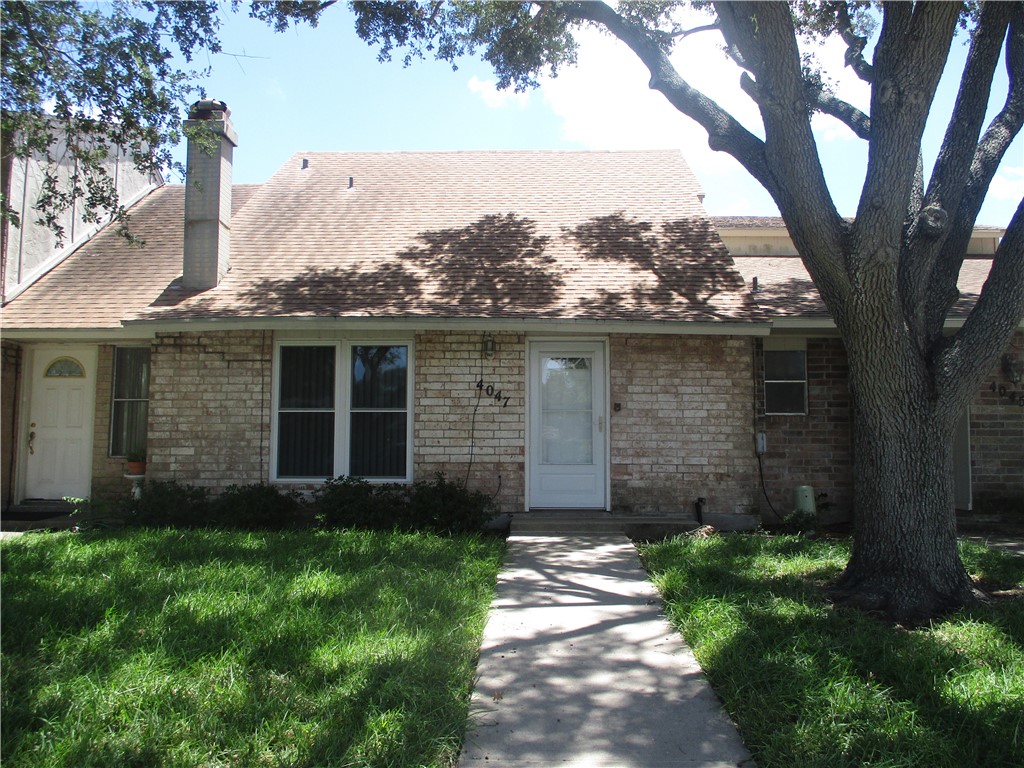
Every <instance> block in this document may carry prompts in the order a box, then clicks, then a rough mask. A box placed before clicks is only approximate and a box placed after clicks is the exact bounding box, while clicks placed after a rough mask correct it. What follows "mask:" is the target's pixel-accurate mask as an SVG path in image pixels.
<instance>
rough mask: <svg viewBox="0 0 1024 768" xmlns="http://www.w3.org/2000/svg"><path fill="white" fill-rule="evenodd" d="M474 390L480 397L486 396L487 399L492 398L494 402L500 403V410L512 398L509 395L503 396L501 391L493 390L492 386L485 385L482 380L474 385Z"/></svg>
mask: <svg viewBox="0 0 1024 768" xmlns="http://www.w3.org/2000/svg"><path fill="white" fill-rule="evenodd" d="M476 388H477V390H478V391H479V392H480V395H481V396H483V395H487V397H492V398H494V402H496V403H501V407H502V408H504V407H505V406H507V405H508V401H509V400H510V399H511V397H512V396H511V395H503V394H502V392H501V390H500V389H495V387H494V385H493V384H485V383H484V380H483V379H480V380H479V381H478V382H477V383H476Z"/></svg>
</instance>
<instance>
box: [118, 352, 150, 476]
mask: <svg viewBox="0 0 1024 768" xmlns="http://www.w3.org/2000/svg"><path fill="white" fill-rule="evenodd" d="M148 419H149V347H118V348H117V349H116V350H114V386H113V398H112V403H111V413H110V455H111V456H124V455H125V454H127V453H137V452H138V453H141V452H144V451H145V450H146V431H147V423H148Z"/></svg>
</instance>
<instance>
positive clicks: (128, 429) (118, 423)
mask: <svg viewBox="0 0 1024 768" xmlns="http://www.w3.org/2000/svg"><path fill="white" fill-rule="evenodd" d="M148 413H149V402H148V401H146V400H121V401H117V402H115V403H114V412H113V414H112V417H111V418H112V421H113V425H112V428H111V436H110V455H111V456H124V455H125V454H126V453H133V452H136V451H145V450H146V421H147V416H148Z"/></svg>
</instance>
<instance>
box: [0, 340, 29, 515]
mask: <svg viewBox="0 0 1024 768" xmlns="http://www.w3.org/2000/svg"><path fill="white" fill-rule="evenodd" d="M0 358H2V368H0V465H2V466H0V505H2V508H3V509H7V507H8V506H9V505H10V503H12V502H13V501H14V499H13V497H12V495H11V494H12V493H13V489H14V475H13V469H14V462H13V461H12V459H15V458H17V454H16V452H15V449H14V446H15V440H16V437H17V420H18V419H17V417H18V398H19V397H20V388H21V386H22V381H21V361H22V360H23V359H24V357H23V355H22V350H21V347H20V346H18V345H17V344H12V343H10V342H7V341H5V342H3V344H2V346H0Z"/></svg>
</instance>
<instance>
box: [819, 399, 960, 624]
mask: <svg viewBox="0 0 1024 768" xmlns="http://www.w3.org/2000/svg"><path fill="white" fill-rule="evenodd" d="M914 389H916V388H910V389H909V391H911V392H912V391H914ZM878 394H879V393H878V392H877V390H876V391H874V392H871V393H870V394H869V393H864V392H858V393H856V394H855V395H854V397H853V413H852V416H853V422H854V457H855V458H854V461H855V472H854V477H855V481H854V482H855V486H854V535H853V551H852V554H851V557H850V561H849V563H848V564H847V566H846V569H845V571H844V572H843V573H842V575H841V576H840V578H839V580H838V581H837V583H836V584H835V586H834V588H833V590H832V592H831V595H832V598H833V599H834V600H835V601H836V602H837V603H839V604H844V605H849V606H853V607H857V608H861V609H863V610H869V611H877V612H879V613H881V614H883V615H885V616H886V617H887V618H890V619H893V620H896V621H900V622H906V623H917V622H920V621H923V620H925V619H928V618H931V617H934V616H939V615H941V614H943V613H947V612H949V611H951V610H954V609H956V608H959V607H962V606H965V605H969V604H971V603H973V602H974V601H975V600H976V594H977V593H976V592H975V590H974V587H973V584H972V583H971V579H970V577H969V576H968V575H967V572H966V570H965V569H964V566H963V563H962V562H961V560H960V555H959V552H958V549H957V538H956V514H955V506H954V489H953V471H952V469H953V449H952V433H953V425H954V423H955V418H956V416H957V414H944V413H937V412H935V410H934V408H933V404H932V403H931V402H929V401H928V400H927V399H926V398H921V400H920V401H918V402H915V399H916V398H915V397H913V396H910V395H909V394H908V391H907V390H905V391H904V392H903V394H902V395H894V397H896V398H898V402H895V401H894V400H892V399H890V398H884V399H887V400H889V402H884V401H883V398H880V397H879V396H878Z"/></svg>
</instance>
